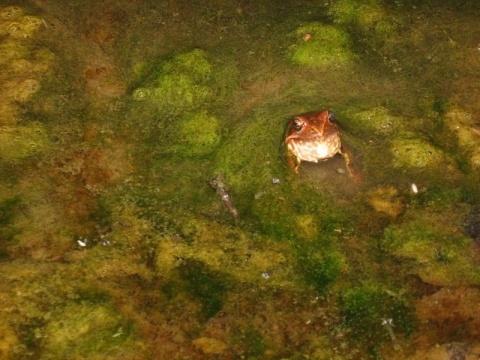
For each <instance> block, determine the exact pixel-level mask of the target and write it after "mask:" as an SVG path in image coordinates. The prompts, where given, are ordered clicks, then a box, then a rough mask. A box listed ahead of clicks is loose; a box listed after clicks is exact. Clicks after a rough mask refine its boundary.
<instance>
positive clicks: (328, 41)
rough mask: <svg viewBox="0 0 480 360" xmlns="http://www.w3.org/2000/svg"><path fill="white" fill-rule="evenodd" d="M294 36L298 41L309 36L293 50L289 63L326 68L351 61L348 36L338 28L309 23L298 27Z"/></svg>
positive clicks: (351, 55)
mask: <svg viewBox="0 0 480 360" xmlns="http://www.w3.org/2000/svg"><path fill="white" fill-rule="evenodd" d="M295 34H296V36H297V37H298V38H300V39H301V38H303V37H305V36H309V39H308V40H302V42H301V43H300V44H298V45H297V46H296V47H295V48H294V49H293V53H292V55H291V61H292V62H293V63H295V64H299V65H306V66H313V67H328V66H342V65H345V64H348V63H349V62H350V61H352V60H353V54H352V53H351V51H350V49H349V47H350V39H349V36H348V34H347V32H345V31H344V30H342V29H340V28H337V27H335V26H333V25H326V24H322V23H318V22H311V23H308V24H306V25H303V26H301V27H299V28H298V29H297V30H296V31H295Z"/></svg>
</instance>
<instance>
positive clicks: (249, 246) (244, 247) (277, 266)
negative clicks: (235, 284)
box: [155, 214, 298, 288]
mask: <svg viewBox="0 0 480 360" xmlns="http://www.w3.org/2000/svg"><path fill="white" fill-rule="evenodd" d="M155 253H156V254H157V257H156V268H157V270H158V271H159V272H160V273H161V274H164V275H171V274H174V273H175V272H177V271H179V270H181V269H182V267H181V265H182V264H183V265H185V261H190V262H191V264H197V265H196V266H198V265H199V264H203V265H201V266H202V267H206V268H208V269H209V270H208V271H209V272H214V273H216V274H220V273H223V274H224V277H225V280H227V277H228V279H230V280H235V281H239V282H242V283H251V284H254V283H258V282H261V281H264V280H265V279H263V278H262V273H263V272H265V271H268V272H272V273H274V274H275V276H274V277H272V278H270V279H269V281H268V285H270V286H275V287H277V288H285V287H287V288H290V287H294V286H295V280H294V279H295V276H294V270H293V268H294V264H293V262H292V261H291V259H289V257H288V256H287V255H286V254H285V253H284V249H281V248H275V247H274V243H273V242H272V240H271V239H269V238H267V237H260V236H255V237H252V236H251V235H250V234H248V233H246V232H243V231H241V230H239V229H232V228H229V227H227V226H223V225H221V224H219V223H217V222H212V221H206V220H202V219H200V218H193V217H191V216H190V215H188V214H185V217H184V219H183V228H182V229H180V230H179V232H178V234H177V235H165V236H161V237H160V238H159V239H158V246H157V248H156V251H155ZM287 253H288V252H287ZM247 259H248V261H247ZM183 269H184V268H183ZM184 270H185V269H184ZM230 280H229V281H230ZM297 280H298V279H297ZM265 284H267V283H265Z"/></svg>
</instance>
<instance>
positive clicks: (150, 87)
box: [132, 49, 212, 114]
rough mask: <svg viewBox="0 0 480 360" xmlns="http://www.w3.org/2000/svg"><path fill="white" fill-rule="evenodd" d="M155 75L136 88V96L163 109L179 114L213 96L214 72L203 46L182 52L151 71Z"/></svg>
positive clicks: (196, 106)
mask: <svg viewBox="0 0 480 360" xmlns="http://www.w3.org/2000/svg"><path fill="white" fill-rule="evenodd" d="M151 71H152V73H153V74H154V75H153V78H150V79H148V80H147V81H146V84H145V85H146V86H145V87H138V88H137V89H135V90H134V91H133V94H132V96H133V99H135V100H138V101H144V100H148V101H151V102H152V103H153V104H154V105H155V106H156V107H157V109H158V110H159V111H161V112H166V113H173V114H178V113H180V112H181V111H183V110H191V109H195V108H198V107H199V106H201V105H202V104H204V103H205V102H206V101H207V100H208V99H209V98H210V97H211V95H212V93H211V89H210V86H209V80H210V75H211V72H212V69H211V64H210V62H209V61H208V58H207V53H206V52H205V51H203V50H200V49H195V50H192V51H190V52H188V53H182V54H178V55H177V56H175V57H174V58H173V59H171V60H166V61H164V62H163V63H161V64H160V65H159V66H158V68H157V69H153V70H151Z"/></svg>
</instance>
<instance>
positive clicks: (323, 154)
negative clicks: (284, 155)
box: [286, 135, 340, 163]
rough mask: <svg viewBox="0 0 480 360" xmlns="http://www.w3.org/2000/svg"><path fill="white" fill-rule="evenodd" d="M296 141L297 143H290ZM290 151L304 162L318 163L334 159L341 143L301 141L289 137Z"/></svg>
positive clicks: (295, 137)
mask: <svg viewBox="0 0 480 360" xmlns="http://www.w3.org/2000/svg"><path fill="white" fill-rule="evenodd" d="M292 139H295V141H289V140H292ZM286 142H287V147H288V149H289V150H290V151H291V152H292V153H293V154H295V156H297V157H298V158H300V160H302V161H310V162H315V163H316V162H318V161H319V160H320V161H321V160H326V159H330V158H331V157H333V156H334V155H335V154H336V153H337V152H338V151H339V150H340V143H338V144H337V143H334V142H332V141H330V140H326V141H321V142H316V141H308V140H301V139H299V138H298V137H297V136H295V135H292V136H289V137H288V138H287V140H286Z"/></svg>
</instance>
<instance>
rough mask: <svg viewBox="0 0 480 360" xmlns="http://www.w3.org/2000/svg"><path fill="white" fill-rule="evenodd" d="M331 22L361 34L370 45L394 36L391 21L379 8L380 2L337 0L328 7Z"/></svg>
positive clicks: (375, 0)
mask: <svg viewBox="0 0 480 360" xmlns="http://www.w3.org/2000/svg"><path fill="white" fill-rule="evenodd" d="M330 14H331V15H332V17H333V21H334V22H335V23H337V24H341V25H343V26H345V27H346V28H348V29H349V30H352V31H355V32H356V33H361V34H363V35H364V38H365V40H367V41H368V42H371V43H372V45H373V44H375V43H380V42H384V41H386V40H387V39H388V38H389V37H392V35H394V26H393V24H392V20H391V19H390V18H389V17H388V16H387V13H386V12H385V10H384V9H383V8H382V7H381V1H377V0H373V1H358V0H339V1H334V2H333V3H332V5H331V6H330Z"/></svg>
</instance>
